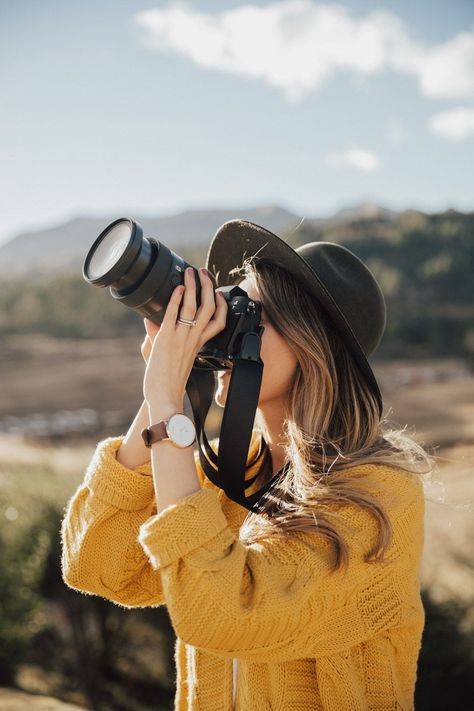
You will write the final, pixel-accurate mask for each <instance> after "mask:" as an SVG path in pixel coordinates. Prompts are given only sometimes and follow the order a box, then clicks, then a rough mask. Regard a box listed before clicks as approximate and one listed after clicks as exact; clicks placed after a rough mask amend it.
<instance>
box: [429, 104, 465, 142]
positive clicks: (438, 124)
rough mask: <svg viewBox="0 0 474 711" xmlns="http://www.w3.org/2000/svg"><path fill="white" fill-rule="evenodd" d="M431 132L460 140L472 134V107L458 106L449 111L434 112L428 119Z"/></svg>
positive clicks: (452, 139)
mask: <svg viewBox="0 0 474 711" xmlns="http://www.w3.org/2000/svg"><path fill="white" fill-rule="evenodd" d="M428 127H429V129H430V131H431V132H432V133H435V134H437V135H438V136H442V137H443V138H448V139H449V140H451V141H462V140H463V139H464V138H469V136H474V108H469V107H467V106H458V107H457V108H455V109H450V110H449V111H441V112H440V113H439V114H434V115H433V116H431V117H430V119H429V121H428Z"/></svg>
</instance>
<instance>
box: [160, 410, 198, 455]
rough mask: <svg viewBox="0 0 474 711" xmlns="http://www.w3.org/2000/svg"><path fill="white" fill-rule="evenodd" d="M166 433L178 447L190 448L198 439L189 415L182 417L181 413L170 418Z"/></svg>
mask: <svg viewBox="0 0 474 711" xmlns="http://www.w3.org/2000/svg"><path fill="white" fill-rule="evenodd" d="M166 431H167V433H168V437H169V438H170V439H171V440H172V441H173V442H174V444H176V445H177V446H178V447H189V445H190V444H192V443H193V442H194V438H195V437H196V429H195V427H194V423H193V421H192V420H191V419H190V418H189V417H188V416H187V415H182V414H181V413H180V412H178V413H176V414H175V415H172V416H171V417H170V419H169V420H168V424H167V425H166Z"/></svg>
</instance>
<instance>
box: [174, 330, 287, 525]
mask: <svg viewBox="0 0 474 711" xmlns="http://www.w3.org/2000/svg"><path fill="white" fill-rule="evenodd" d="M262 373H263V363H262V361H261V359H260V336H259V334H258V333H255V332H253V331H250V332H247V333H245V334H244V336H243V338H242V347H241V350H240V353H239V355H238V356H237V357H236V358H235V359H234V364H233V367H232V371H231V378H230V383H229V391H228V393H227V399H226V404H225V408H224V415H223V418H222V424H221V431H220V435H219V449H218V453H217V455H216V453H215V452H214V450H213V449H212V447H211V446H210V444H209V441H208V439H207V436H206V433H205V430H204V424H205V421H206V417H207V413H208V411H209V408H210V406H211V404H212V400H213V397H214V388H215V380H214V372H213V371H210V370H205V369H200V368H196V367H194V368H193V369H192V371H191V375H190V377H189V379H188V382H187V384H186V392H187V394H188V397H189V400H190V403H191V407H192V410H193V415H194V423H195V426H196V437H197V441H198V445H199V460H200V463H201V466H202V468H203V471H204V473H205V474H206V476H207V477H208V479H210V480H211V481H212V482H213V483H214V484H215V485H216V486H218V487H219V488H220V489H224V491H225V493H226V495H227V496H228V497H229V499H232V500H233V501H235V502H237V503H238V504H240V505H241V506H244V507H245V508H247V509H249V510H250V511H254V512H255V513H258V512H259V511H260V510H261V508H262V506H261V504H259V501H260V499H261V498H262V496H263V495H264V494H265V493H266V492H268V491H269V490H270V489H271V488H272V487H273V486H274V484H275V483H276V481H277V480H278V479H279V478H280V477H281V476H283V474H284V472H285V469H286V465H285V466H283V467H282V468H281V469H280V470H279V471H278V472H277V473H276V474H275V475H274V476H273V477H272V478H271V479H270V480H269V481H268V482H266V483H265V484H264V486H263V487H261V488H260V489H259V490H258V491H256V492H254V493H253V494H251V495H250V496H246V495H245V490H246V489H248V488H249V487H250V486H251V484H252V483H253V482H254V481H255V479H256V478H257V475H255V476H253V477H252V478H249V479H245V473H246V468H247V466H251V465H253V464H255V463H257V462H258V461H259V460H260V459H261V458H263V456H264V455H265V454H266V455H268V450H264V448H262V447H260V449H259V452H258V453H257V455H256V456H255V457H254V459H253V461H252V462H250V463H249V464H248V465H247V460H248V451H249V446H250V441H251V438H252V431H253V426H254V422H255V412H256V409H257V405H258V398H259V394H260V386H261V382H262ZM262 461H263V459H262Z"/></svg>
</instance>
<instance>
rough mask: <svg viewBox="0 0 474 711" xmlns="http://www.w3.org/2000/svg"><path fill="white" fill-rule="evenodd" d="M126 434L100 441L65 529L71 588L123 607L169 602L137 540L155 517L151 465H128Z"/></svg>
mask: <svg viewBox="0 0 474 711" xmlns="http://www.w3.org/2000/svg"><path fill="white" fill-rule="evenodd" d="M122 440H123V436H119V437H109V438H107V439H104V440H102V441H101V442H99V443H98V445H97V447H96V450H95V452H94V455H93V457H92V459H91V461H90V463H89V465H88V467H87V470H86V473H85V478H84V481H83V483H82V484H81V485H80V486H79V487H78V489H77V490H76V492H75V493H74V495H73V496H72V497H71V499H70V500H69V502H68V504H67V508H66V513H65V516H64V518H63V521H62V525H61V545H62V554H61V567H62V577H63V580H64V582H65V583H66V584H67V585H68V586H69V587H71V588H73V589H75V590H79V591H81V592H85V593H91V594H95V595H100V596H102V597H104V598H107V599H108V600H111V601H112V602H115V603H117V604H119V605H122V606H124V607H127V608H129V607H145V606H157V605H162V604H164V602H165V600H164V597H163V591H162V585H161V577H160V572H159V571H157V570H154V569H153V568H152V567H151V566H150V563H149V560H148V558H147V556H146V555H145V554H144V552H143V548H142V547H141V546H140V544H139V542H138V532H139V529H140V526H141V525H142V524H143V522H144V521H146V520H147V519H148V518H149V517H150V516H151V515H153V513H156V511H157V507H156V499H155V491H154V485H153V477H152V473H151V463H146V464H143V465H141V466H139V467H136V468H135V469H129V468H127V467H125V466H123V465H122V464H121V463H120V462H119V461H118V460H117V458H116V453H117V450H118V448H119V447H120V445H121V443H122Z"/></svg>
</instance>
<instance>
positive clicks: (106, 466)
mask: <svg viewBox="0 0 474 711" xmlns="http://www.w3.org/2000/svg"><path fill="white" fill-rule="evenodd" d="M123 439H124V437H123V435H120V436H119V437H107V438H106V439H103V440H101V441H100V442H99V443H98V445H97V447H96V450H95V452H94V455H93V457H92V459H91V461H90V462H89V465H88V467H87V470H86V475H85V484H86V485H87V486H88V488H89V489H90V490H91V491H92V493H93V494H95V495H96V496H97V497H98V498H99V499H101V500H102V501H104V502H105V503H106V504H110V505H111V506H115V507H116V508H119V509H126V510H128V511H138V510H140V509H143V508H145V506H147V505H148V504H149V503H150V502H151V501H152V500H153V497H154V495H155V489H154V483H153V476H152V469H151V462H146V463H145V464H140V465H139V466H138V467H135V468H134V469H129V468H128V467H125V466H124V465H123V464H121V463H120V462H119V461H118V460H117V450H118V449H119V447H120V445H121V444H122V441H123Z"/></svg>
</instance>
